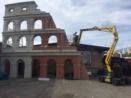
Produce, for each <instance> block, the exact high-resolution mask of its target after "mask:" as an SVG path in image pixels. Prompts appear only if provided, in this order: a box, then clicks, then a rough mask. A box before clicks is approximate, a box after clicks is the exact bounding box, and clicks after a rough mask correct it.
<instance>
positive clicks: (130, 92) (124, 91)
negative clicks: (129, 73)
mask: <svg viewBox="0 0 131 98" xmlns="http://www.w3.org/2000/svg"><path fill="white" fill-rule="evenodd" d="M15 96H20V97H19V98H131V86H126V85H124V84H122V85H120V86H113V85H111V84H108V83H99V82H98V81H97V80H96V79H92V80H58V79H56V80H55V79H51V80H50V81H49V82H45V81H38V80H37V79H10V80H4V81H0V98H15Z"/></svg>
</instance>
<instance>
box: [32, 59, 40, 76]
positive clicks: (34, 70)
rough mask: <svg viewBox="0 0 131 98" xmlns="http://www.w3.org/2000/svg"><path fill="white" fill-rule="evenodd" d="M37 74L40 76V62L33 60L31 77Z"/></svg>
mask: <svg viewBox="0 0 131 98" xmlns="http://www.w3.org/2000/svg"><path fill="white" fill-rule="evenodd" d="M39 76H40V62H39V61H38V60H34V61H33V66H32V77H39Z"/></svg>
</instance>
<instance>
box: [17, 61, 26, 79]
mask: <svg viewBox="0 0 131 98" xmlns="http://www.w3.org/2000/svg"><path fill="white" fill-rule="evenodd" d="M17 63H18V70H17V76H18V77H19V78H23V77H24V69H25V63H24V61H23V60H21V59H20V60H18V61H17Z"/></svg>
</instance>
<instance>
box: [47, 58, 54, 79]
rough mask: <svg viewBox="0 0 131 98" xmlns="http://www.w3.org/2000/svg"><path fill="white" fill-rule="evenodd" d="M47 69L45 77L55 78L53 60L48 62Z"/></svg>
mask: <svg viewBox="0 0 131 98" xmlns="http://www.w3.org/2000/svg"><path fill="white" fill-rule="evenodd" d="M47 64H48V68H47V77H49V78H55V77H56V62H55V60H53V59H50V60H49V61H48V62H47Z"/></svg>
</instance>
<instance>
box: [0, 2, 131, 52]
mask: <svg viewBox="0 0 131 98" xmlns="http://www.w3.org/2000/svg"><path fill="white" fill-rule="evenodd" d="M22 1H25V0H19V1H18V0H4V1H0V4H1V6H0V8H1V9H2V10H0V13H1V16H0V22H1V24H0V26H1V27H3V21H2V20H3V17H2V16H4V5H5V4H8V3H15V2H22ZM26 1H29V0H26ZM35 2H36V3H37V5H38V8H39V9H41V10H42V11H46V12H49V13H50V14H51V15H52V17H53V19H54V22H55V23H56V26H57V27H58V28H62V29H65V31H66V34H67V36H68V35H71V34H73V33H74V32H75V31H77V32H79V30H80V29H82V28H88V27H94V26H98V27H99V26H106V25H116V27H117V31H118V33H119V41H118V44H117V46H116V49H118V48H122V47H126V46H128V45H129V46H131V44H130V43H131V41H130V38H131V34H130V32H131V29H129V28H130V27H131V18H130V16H131V11H130V10H131V7H130V6H131V1H129V0H128V1H124V2H123V0H114V1H113V2H112V1H110V0H93V1H90V0H81V1H78V0H44V1H43V0H36V1H35ZM0 30H1V31H2V28H0ZM112 40H113V36H112V34H108V33H106V32H97V33H96V32H91V33H90V32H89V33H86V32H84V33H83V35H82V39H81V43H85V44H93V45H100V46H105V44H106V46H110V44H111V43H112Z"/></svg>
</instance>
